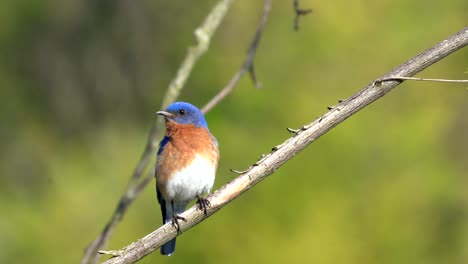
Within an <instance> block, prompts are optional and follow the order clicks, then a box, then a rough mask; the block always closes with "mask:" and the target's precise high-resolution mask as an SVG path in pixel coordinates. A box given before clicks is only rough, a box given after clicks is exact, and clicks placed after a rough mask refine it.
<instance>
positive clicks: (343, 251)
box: [0, 0, 468, 264]
mask: <svg viewBox="0 0 468 264" xmlns="http://www.w3.org/2000/svg"><path fill="white" fill-rule="evenodd" d="M215 3H216V1H214V0H210V1H208V0H204V1H151V0H143V1H128V0H114V1H95V0H81V1H80V0H67V1H59V0H43V1H35V0H3V1H1V2H0V58H1V59H0V94H1V99H2V100H1V101H2V103H1V107H2V108H1V111H0V117H1V126H0V127H1V129H0V144H1V151H0V205H1V212H2V216H1V217H0V263H77V262H79V260H80V258H81V256H82V252H83V249H84V248H85V246H86V245H87V244H88V243H89V242H90V241H91V240H92V239H94V238H95V236H96V235H97V234H98V232H100V230H101V229H102V228H103V225H104V224H105V222H106V221H107V220H108V218H109V217H110V215H111V213H112V211H113V210H114V207H115V205H116V202H117V200H118V198H119V197H120V195H121V193H122V192H123V191H124V189H125V187H126V184H127V182H128V180H129V177H130V174H131V172H132V170H133V168H134V166H135V165H136V163H137V161H138V159H139V156H140V154H141V152H142V150H143V147H144V145H145V141H146V138H147V134H148V131H149V129H150V127H151V124H152V123H153V120H154V118H155V115H154V113H155V111H157V110H159V109H158V107H159V105H160V101H161V97H162V95H163V93H164V91H165V89H166V87H167V86H168V84H169V82H170V80H171V79H172V77H173V76H174V75H175V73H176V70H177V68H178V66H179V64H180V62H181V60H182V58H183V57H184V55H185V52H186V48H187V47H188V46H189V45H192V44H193V43H194V37H193V33H192V32H193V30H194V28H195V27H197V26H198V25H199V24H200V23H201V22H202V21H203V19H204V17H205V16H206V14H207V13H208V12H209V11H210V9H211V7H212V6H213V5H214V4H215ZM262 5H263V2H262V1H247V0H239V1H236V2H235V4H234V5H233V6H232V8H231V10H230V11H229V13H228V15H227V17H226V19H225V20H224V22H223V23H222V24H221V26H220V29H219V30H218V32H217V33H216V35H215V36H214V38H213V41H212V45H211V47H210V50H209V52H208V53H207V54H206V55H205V56H204V57H203V58H201V60H200V61H199V62H198V63H197V65H196V68H195V69H194V71H193V73H192V75H191V77H190V79H189V80H188V83H187V86H186V88H185V90H184V91H183V93H182V95H181V96H180V98H179V99H180V100H184V101H189V102H192V103H194V104H196V105H198V106H202V105H204V104H205V103H206V102H207V101H208V100H209V99H210V98H211V97H212V96H213V95H214V94H215V93H216V92H217V91H218V90H219V89H220V88H221V87H223V86H224V85H225V84H226V83H227V81H228V80H229V79H230V78H231V76H232V75H233V74H234V72H235V71H237V70H238V68H239V66H240V65H241V63H242V61H243V59H244V55H245V52H246V50H247V47H248V44H249V43H250V41H251V38H252V36H253V33H254V31H255V27H256V24H257V21H258V18H259V16H260V13H261V9H262ZM301 6H302V7H308V8H313V9H314V12H313V14H311V15H308V16H307V17H304V18H302V19H301V23H300V26H301V27H300V30H299V32H295V31H294V30H293V17H294V14H293V9H292V1H274V3H273V9H272V12H271V16H270V18H269V22H268V24H267V27H266V30H265V33H264V36H263V39H262V41H261V44H260V48H259V50H258V54H257V57H256V60H255V66H256V70H257V76H258V78H259V79H260V81H261V82H262V84H263V88H261V89H256V88H254V87H253V85H252V83H251V81H250V80H249V78H248V77H245V78H244V79H243V80H242V81H241V82H240V83H239V85H238V86H237V87H236V89H235V90H234V92H233V93H232V94H231V95H229V97H228V98H227V99H226V100H224V101H223V102H222V103H221V104H219V105H218V106H217V107H216V108H215V109H214V110H212V111H211V112H210V113H209V114H208V115H207V120H208V122H209V124H210V128H211V130H212V132H213V133H214V134H215V135H216V136H217V138H218V140H219V142H220V147H221V153H222V158H221V161H220V167H219V171H218V176H217V180H216V183H215V189H217V188H219V187H220V186H222V185H223V184H225V183H226V182H228V181H230V180H231V179H233V178H234V177H235V176H236V175H235V174H232V173H230V172H229V168H234V169H244V168H246V167H248V166H249V165H250V164H252V163H253V162H255V161H256V160H257V158H258V157H259V156H260V155H261V154H262V153H266V152H268V151H269V150H270V149H271V147H272V146H274V145H276V144H279V143H281V142H283V141H284V140H285V139H287V138H288V137H289V135H288V133H287V132H286V130H285V128H286V127H293V128H294V127H300V126H302V125H303V124H306V123H308V122H310V121H312V120H313V119H315V118H316V117H318V116H319V115H321V114H323V113H325V112H326V111H327V110H326V107H327V106H329V105H334V104H336V102H337V100H338V99H340V98H346V97H348V96H350V95H352V94H353V93H354V92H356V91H357V90H358V89H360V88H362V87H363V86H365V85H366V84H368V83H369V82H371V81H372V80H373V79H375V78H377V77H378V76H380V75H382V74H384V73H386V72H388V71H389V70H391V69H392V68H393V67H395V66H397V65H398V64H400V63H402V62H404V61H406V60H407V59H408V58H410V57H412V56H414V55H416V54H417V53H419V52H421V51H423V50H424V49H426V48H429V47H430V46H432V45H433V44H435V43H436V42H439V41H441V40H442V39H444V38H445V37H447V36H449V35H451V34H453V33H455V32H457V31H459V30H461V29H462V28H463V27H464V26H466V25H467V22H468V15H467V14H468V1H466V0H450V1H422V0H412V1H408V0H382V1H363V0H361V1H345V0H335V1H325V0H317V1H311V0H307V1H305V0H303V1H301ZM467 68H468V50H467V49H464V50H461V51H458V52H457V53H455V54H452V55H451V56H449V57H448V58H446V59H444V60H443V61H441V62H439V63H437V64H436V65H433V66H431V67H430V68H429V69H427V70H425V71H424V72H423V73H421V74H420V75H418V76H421V77H431V78H452V79H467V73H466V72H467ZM466 88H467V87H466V85H463V84H449V83H427V82H424V83H423V82H405V83H404V84H403V85H401V86H399V87H398V88H397V89H396V90H395V91H393V92H392V93H390V94H388V95H387V96H385V97H384V98H383V99H382V100H379V101H377V102H376V103H374V104H373V105H371V106H370V107H368V108H366V109H365V110H364V111H362V112H359V113H358V114H356V115H354V116H353V117H352V118H350V119H349V120H347V121H346V122H344V123H343V124H341V125H339V126H338V127H336V128H335V129H333V130H332V131H331V132H329V133H327V134H326V135H325V136H323V137H322V138H320V139H319V140H318V141H317V142H315V143H314V144H312V145H311V146H309V147H308V148H307V149H306V150H305V151H303V152H302V153H300V154H299V155H298V156H296V157H295V158H294V159H292V160H291V161H290V162H288V163H287V164H285V165H284V167H283V168H281V169H280V170H279V171H278V172H277V173H276V174H274V175H272V176H271V177H269V178H268V179H267V180H266V181H264V182H262V183H261V184H259V185H258V186H257V187H255V188H253V189H251V190H250V191H249V192H247V193H245V194H244V195H242V196H241V197H240V198H239V199H237V200H236V201H234V202H233V203H231V204H230V205H228V206H227V207H225V208H224V209H223V210H221V211H220V212H218V213H217V214H215V215H214V216H213V217H211V218H209V219H208V220H207V221H205V222H203V223H202V224H200V225H199V226H197V227H196V228H193V229H191V230H189V231H187V232H186V233H184V234H183V235H182V236H181V237H180V238H179V239H178V245H177V247H178V248H177V251H176V254H175V255H174V256H173V257H171V258H167V257H162V256H160V255H159V254H158V253H157V252H155V253H153V254H151V255H150V256H148V257H146V258H145V259H143V260H142V261H141V263H187V262H194V263H221V262H222V263H249V262H252V263H360V264H362V263H412V264H414V263H468V191H467V190H468V189H467V188H468V118H467V116H468V91H467V90H466ZM153 186H154V182H153V183H151V185H150V186H149V187H148V188H147V189H146V190H145V191H144V193H143V194H142V196H141V197H140V198H139V199H138V200H137V201H136V203H135V204H134V205H133V206H132V207H131V208H130V210H129V212H128V213H127V214H126V215H125V217H124V219H123V222H122V223H121V224H120V225H119V226H118V227H117V230H116V232H115V234H114V236H113V237H112V239H111V240H110V244H109V248H110V249H117V248H121V247H122V246H125V245H127V244H129V243H130V242H133V241H134V240H136V239H138V238H140V237H142V236H144V235H146V234H147V233H149V232H151V231H153V230H154V229H156V228H158V227H159V226H160V224H161V216H160V212H159V207H158V205H157V202H156V198H155V191H154V187H153Z"/></svg>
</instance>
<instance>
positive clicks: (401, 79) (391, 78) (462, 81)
mask: <svg viewBox="0 0 468 264" xmlns="http://www.w3.org/2000/svg"><path fill="white" fill-rule="evenodd" d="M403 80H411V81H427V82H450V83H468V80H449V79H428V78H416V77H402V76H391V77H387V78H385V79H379V80H377V81H375V82H374V84H375V85H381V84H382V83H383V82H388V81H403Z"/></svg>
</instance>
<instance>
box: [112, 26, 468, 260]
mask: <svg viewBox="0 0 468 264" xmlns="http://www.w3.org/2000/svg"><path fill="white" fill-rule="evenodd" d="M466 45H468V28H464V29H463V30H461V31H460V32H458V33H456V34H455V35H452V36H450V37H449V38H447V39H446V40H444V41H442V42H440V43H438V44H436V45H435V46H433V47H432V48H430V49H428V50H426V51H424V52H422V53H420V54H419V55H417V56H415V57H414V58H412V59H410V60H408V61H407V62H405V63H403V64H401V65H400V66H398V67H396V68H395V69H393V70H392V71H390V72H389V73H387V74H386V75H384V76H383V77H382V78H380V79H385V78H388V77H389V76H412V75H414V74H416V73H418V72H420V71H422V70H424V69H425V68H427V67H429V66H430V65H432V64H434V63H436V62H437V61H439V60H441V59H443V58H445V57H446V56H448V55H449V54H451V53H453V52H455V51H457V50H459V49H461V48H463V47H465V46H466ZM399 84H400V83H398V82H386V83H383V84H382V85H380V86H376V85H374V83H371V84H369V85H367V86H366V87H364V88H363V89H361V90H360V91H358V92H357V93H355V94H354V95H352V96H351V97H349V98H348V99H346V100H345V101H343V102H342V103H341V105H340V106H341V111H330V112H327V113H326V114H324V115H323V116H322V117H321V118H320V119H318V120H315V121H313V122H312V123H310V124H308V125H305V126H304V128H305V129H304V130H303V131H302V132H301V133H299V134H296V135H294V136H292V137H291V138H289V139H288V140H286V141H285V142H284V143H283V145H282V147H281V148H280V149H278V150H276V151H274V152H271V153H269V154H268V155H266V156H265V157H264V158H263V159H262V160H261V161H260V162H257V166H254V167H252V169H250V170H248V171H247V172H246V173H244V174H242V175H240V176H239V177H237V178H235V179H234V180H233V181H231V182H229V183H228V184H226V185H224V186H223V187H221V188H220V189H219V190H217V191H216V192H215V193H213V194H212V195H210V196H208V197H207V198H208V199H209V201H210V204H211V207H210V209H209V210H208V211H207V216H210V215H212V214H214V213H215V212H216V211H218V210H220V209H221V208H222V207H224V206H225V205H226V204H228V203H229V202H231V201H232V200H234V199H235V198H237V197H239V196H240V195H241V194H242V193H244V192H245V191H247V190H249V189H251V188H252V187H253V186H254V185H255V184H257V183H259V182H260V181H262V180H263V179H265V178H266V177H267V176H268V175H271V174H272V173H274V172H275V171H276V170H277V169H279V168H280V167H281V166H282V165H283V164H284V163H286V162H287V161H288V160H289V159H291V158H292V157H294V156H295V155H297V154H298V153H299V152H300V151H302V150H303V149H304V148H306V147H307V146H308V145H309V144H311V143H312V142H314V141H315V140H317V139H318V138H319V137H320V136H322V135H324V134H325V133H327V132H328V131H330V130H331V129H332V128H334V127H335V126H337V125H338V124H340V123H342V122H343V121H345V120H346V119H347V118H349V117H350V116H352V115H354V114H355V113H356V112H358V111H360V110H362V109H363V108H365V107H366V106H368V105H370V104H371V103H372V102H374V101H376V100H378V99H379V98H381V97H383V96H384V95H385V94H387V93H388V92H390V91H391V90H393V89H394V88H395V87H397V86H398V85H399ZM181 216H182V217H184V218H185V219H186V220H187V221H186V222H182V223H181V224H180V229H181V231H186V230H187V229H189V228H191V227H193V226H195V225H196V224H198V223H200V222H201V221H203V220H204V219H206V217H205V216H204V213H203V212H202V211H200V210H198V209H197V206H192V207H191V208H190V209H189V210H187V211H186V212H184V213H183V214H181ZM177 235H178V234H177V230H176V229H175V228H173V227H172V226H171V223H168V224H165V225H163V226H162V227H160V228H159V229H157V230H155V231H154V232H152V233H150V234H148V235H147V236H145V237H144V238H142V239H140V240H138V241H137V242H135V243H132V244H131V245H129V246H127V247H125V248H124V249H122V250H121V251H120V250H119V251H111V252H113V253H114V252H118V253H119V256H117V257H114V258H111V259H109V260H107V261H106V262H105V263H104V264H117V263H119V264H124V263H134V262H136V261H138V260H140V259H142V258H143V257H144V256H146V255H148V254H150V253H151V252H153V251H154V250H156V249H157V248H159V247H160V246H161V245H163V244H164V243H166V242H168V241H169V240H171V239H172V238H174V237H176V236H177Z"/></svg>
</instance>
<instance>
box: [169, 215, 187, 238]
mask: <svg viewBox="0 0 468 264" xmlns="http://www.w3.org/2000/svg"><path fill="white" fill-rule="evenodd" d="M179 220H182V221H184V222H187V219H185V218H184V217H182V216H179V215H173V216H172V225H173V226H174V228H175V229H177V234H182V231H181V230H180V224H179Z"/></svg>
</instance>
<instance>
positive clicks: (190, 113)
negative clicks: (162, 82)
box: [155, 102, 219, 256]
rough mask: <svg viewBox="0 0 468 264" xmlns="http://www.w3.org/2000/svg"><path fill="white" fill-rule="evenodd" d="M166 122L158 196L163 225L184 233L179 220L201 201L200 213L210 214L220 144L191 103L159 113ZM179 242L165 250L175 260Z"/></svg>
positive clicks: (159, 161) (158, 170) (158, 163)
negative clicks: (167, 224)
mask: <svg viewBox="0 0 468 264" xmlns="http://www.w3.org/2000/svg"><path fill="white" fill-rule="evenodd" d="M156 114H157V115H161V116H163V117H164V118H165V124H166V132H165V136H164V138H163V139H162V140H161V142H160V144H159V150H158V153H157V161H156V172H155V178H156V193H157V198H158V202H159V205H160V207H161V212H162V217H163V223H164V224H166V223H169V222H172V225H173V226H174V227H175V228H176V229H177V232H178V233H180V226H179V220H182V221H186V219H184V218H183V217H181V216H179V214H181V213H182V212H184V211H185V208H186V207H187V205H188V204H189V203H190V202H191V201H192V200H194V199H195V198H197V204H198V209H200V210H202V211H203V212H204V214H205V215H206V214H207V209H208V207H210V206H211V204H210V203H209V201H208V200H207V199H206V198H203V197H202V195H203V194H209V193H210V191H211V188H212V187H213V184H214V180H215V174H216V170H217V167H218V160H219V150H218V141H217V140H216V138H215V137H214V136H213V134H211V132H210V130H209V129H208V124H207V122H206V120H205V117H204V116H203V113H202V112H201V111H200V109H198V108H197V107H196V106H194V105H192V104H190V103H187V102H175V103H172V104H170V105H169V106H168V107H167V108H166V109H165V110H162V111H158V112H156ZM175 243H176V239H175V238H174V239H172V240H170V241H169V242H167V243H166V244H164V245H163V246H161V254H162V255H167V256H171V255H172V254H174V251H175Z"/></svg>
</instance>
